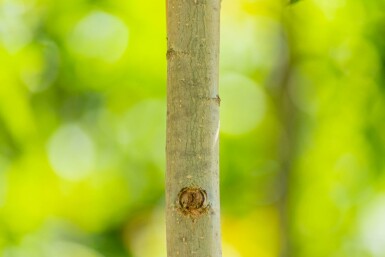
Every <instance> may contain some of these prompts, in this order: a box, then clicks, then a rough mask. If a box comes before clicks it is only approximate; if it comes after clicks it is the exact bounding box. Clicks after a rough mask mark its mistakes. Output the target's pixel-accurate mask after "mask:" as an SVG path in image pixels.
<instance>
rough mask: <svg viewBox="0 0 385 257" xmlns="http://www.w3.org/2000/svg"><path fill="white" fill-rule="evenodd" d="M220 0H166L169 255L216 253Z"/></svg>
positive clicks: (197, 256)
mask: <svg viewBox="0 0 385 257" xmlns="http://www.w3.org/2000/svg"><path fill="white" fill-rule="evenodd" d="M219 12H220V0H167V34H168V51H167V60H168V76H167V144H166V159H167V172H166V227H167V255H168V257H177V256H182V257H190V256H195V257H220V256H221V243H220V219H219V218H220V209H219V157H218V155H219V153H218V152H219V149H218V136H219V104H220V98H219V96H218V69H219V68H218V66H219Z"/></svg>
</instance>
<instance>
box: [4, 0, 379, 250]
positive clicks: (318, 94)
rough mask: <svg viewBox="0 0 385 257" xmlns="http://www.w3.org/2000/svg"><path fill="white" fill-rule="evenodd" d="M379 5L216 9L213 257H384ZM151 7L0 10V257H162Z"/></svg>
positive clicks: (158, 10) (90, 0)
mask: <svg viewBox="0 0 385 257" xmlns="http://www.w3.org/2000/svg"><path fill="white" fill-rule="evenodd" d="M384 10H385V1H383V0H367V1H359V0H320V1H318V0H303V1H300V2H298V3H296V4H293V5H288V4H287V3H286V2H282V1H278V0H223V1H222V21H221V22H222V23H221V64H220V74H221V75H220V96H221V98H222V104H221V147H220V148H221V150H220V151H221V153H220V154H221V205H222V233H223V256H224V257H279V256H280V257H289V256H290V257H318V256H319V257H346V256H349V257H377V256H378V257H381V256H385V101H384V100H385V70H384V64H385V40H384V35H385V12H384ZM165 23H166V22H165V2H164V1H150V2H146V1H133V0H126V1H123V0H115V1H112V0H77V1H75V0H68V1H55V0H24V1H23V0H0V256H1V257H131V256H132V257H165V256H166V251H165V225H164V192H163V191H164V173H165V154H164V149H165V117H166V115H165V114H166V110H165V106H166V102H165V101H166V100H165V99H166V95H165V94H166V58H165V54H166V28H165Z"/></svg>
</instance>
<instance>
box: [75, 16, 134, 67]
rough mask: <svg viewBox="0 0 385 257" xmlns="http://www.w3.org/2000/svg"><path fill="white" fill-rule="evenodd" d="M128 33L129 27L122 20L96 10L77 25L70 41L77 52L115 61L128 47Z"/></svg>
mask: <svg viewBox="0 0 385 257" xmlns="http://www.w3.org/2000/svg"><path fill="white" fill-rule="evenodd" d="M128 35H129V32H128V28H127V27H126V25H125V24H124V22H123V21H122V20H120V19H119V18H117V17H116V16H113V15H111V14H108V13H105V12H100V11H94V12H92V13H90V14H89V15H88V16H86V17H85V18H83V19H82V20H81V21H80V22H79V23H78V24H77V25H76V27H75V28H74V30H73V31H72V33H71V34H70V36H69V40H68V42H69V46H70V48H71V49H72V50H73V51H74V52H75V53H76V54H79V55H83V56H87V57H91V58H96V59H101V60H104V61H107V62H115V61H117V60H118V59H120V57H122V55H123V53H124V51H125V50H126V48H127V44H128Z"/></svg>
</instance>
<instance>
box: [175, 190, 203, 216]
mask: <svg viewBox="0 0 385 257" xmlns="http://www.w3.org/2000/svg"><path fill="white" fill-rule="evenodd" d="M209 208H210V205H209V204H208V202H207V193H206V191H205V190H203V189H202V188H198V187H185V188H183V189H182V190H181V191H180V192H179V194H178V209H179V211H180V212H181V213H182V214H183V215H186V216H189V217H191V218H193V219H195V218H198V217H199V216H200V215H202V214H205V213H207V212H208V210H209Z"/></svg>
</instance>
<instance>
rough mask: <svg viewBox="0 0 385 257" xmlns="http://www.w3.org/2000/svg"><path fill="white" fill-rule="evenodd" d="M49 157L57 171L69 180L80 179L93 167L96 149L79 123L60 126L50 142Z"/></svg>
mask: <svg viewBox="0 0 385 257" xmlns="http://www.w3.org/2000/svg"><path fill="white" fill-rule="evenodd" d="M48 157H49V161H50V163H51V166H52V167H53V169H54V170H55V172H56V173H57V174H58V175H59V176H61V177H62V178H65V179H68V180H80V179H82V178H84V177H86V176H87V175H88V174H89V173H90V172H91V171H92V169H93V165H94V160H95V149H94V145H93V142H92V140H91V138H90V137H89V136H88V135H87V133H86V132H85V131H84V130H83V129H81V128H80V127H79V126H78V125H75V124H71V125H65V126H63V127H61V128H59V129H58V130H57V131H56V132H55V134H54V135H53V136H52V138H51V139H50V141H49V143H48Z"/></svg>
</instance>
